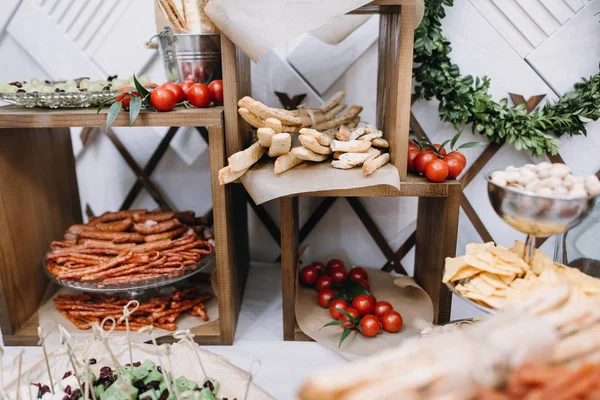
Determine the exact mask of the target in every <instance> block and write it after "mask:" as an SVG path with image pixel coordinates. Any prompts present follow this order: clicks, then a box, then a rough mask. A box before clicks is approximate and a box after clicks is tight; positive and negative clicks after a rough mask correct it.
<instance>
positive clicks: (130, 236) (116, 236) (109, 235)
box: [79, 231, 144, 243]
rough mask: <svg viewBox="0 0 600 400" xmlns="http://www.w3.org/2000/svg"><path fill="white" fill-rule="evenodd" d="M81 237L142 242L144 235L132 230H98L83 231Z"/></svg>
mask: <svg viewBox="0 0 600 400" xmlns="http://www.w3.org/2000/svg"><path fill="white" fill-rule="evenodd" d="M79 237H81V238H84V239H99V240H112V241H113V242H115V243H142V242H143V241H144V237H143V236H142V235H140V234H139V233H132V232H96V231H83V232H81V233H80V234H79Z"/></svg>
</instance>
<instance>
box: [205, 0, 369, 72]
mask: <svg viewBox="0 0 600 400" xmlns="http://www.w3.org/2000/svg"><path fill="white" fill-rule="evenodd" d="M369 2H370V0H327V1H323V0H253V1H247V0H210V2H209V3H208V5H207V6H206V8H205V9H204V11H205V12H206V14H208V16H209V17H210V19H211V20H212V21H213V22H214V23H215V25H217V26H218V27H219V29H220V30H221V31H222V32H223V33H224V34H225V35H227V37H228V38H229V39H230V40H231V41H232V42H233V43H235V44H236V46H238V47H239V48H240V49H242V50H243V51H244V53H246V54H247V55H248V56H249V57H250V58H251V59H252V60H253V61H254V62H258V60H260V59H261V58H262V57H263V56H264V55H265V54H267V53H268V52H269V51H270V50H271V49H272V48H274V47H278V46H282V45H283V44H285V42H287V41H288V40H289V39H291V38H294V37H296V36H298V35H300V34H303V33H306V32H310V31H312V30H313V29H316V28H318V27H320V26H322V25H325V24H326V23H327V22H329V21H331V20H332V19H333V18H335V17H339V16H341V15H344V14H346V13H348V12H350V11H352V10H355V9H357V8H359V7H362V6H363V5H365V4H367V3H369Z"/></svg>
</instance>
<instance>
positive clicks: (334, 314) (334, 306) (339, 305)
mask: <svg viewBox="0 0 600 400" xmlns="http://www.w3.org/2000/svg"><path fill="white" fill-rule="evenodd" d="M348 308H349V307H348V303H346V302H345V301H344V300H342V299H335V300H334V301H332V302H331V304H329V315H331V318H333V319H340V315H343V314H342V313H341V312H339V311H337V310H338V309H339V310H344V311H346V310H347V309H348Z"/></svg>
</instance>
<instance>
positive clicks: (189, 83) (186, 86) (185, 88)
mask: <svg viewBox="0 0 600 400" xmlns="http://www.w3.org/2000/svg"><path fill="white" fill-rule="evenodd" d="M195 83H196V82H194V81H181V82H179V86H181V88H182V89H183V94H185V92H187V91H188V89H189V88H190V87H192V85H194V84H195Z"/></svg>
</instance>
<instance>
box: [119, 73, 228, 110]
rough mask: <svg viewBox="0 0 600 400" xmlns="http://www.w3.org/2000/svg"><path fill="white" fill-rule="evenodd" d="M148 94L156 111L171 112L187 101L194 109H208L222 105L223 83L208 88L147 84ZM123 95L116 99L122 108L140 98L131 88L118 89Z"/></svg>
mask: <svg viewBox="0 0 600 400" xmlns="http://www.w3.org/2000/svg"><path fill="white" fill-rule="evenodd" d="M144 87H145V88H146V89H148V91H149V92H150V96H149V99H148V100H149V101H150V103H151V104H152V106H153V107H154V108H155V109H156V110H157V111H171V110H172V109H173V107H175V105H176V104H178V103H181V102H184V101H187V102H188V103H189V104H191V105H192V106H194V107H198V108H204V107H208V106H209V105H210V104H211V103H212V102H215V103H216V104H222V103H223V81H221V80H215V81H212V82H211V83H210V84H209V85H208V86H206V85H203V84H201V83H195V82H192V81H183V82H180V83H178V84H177V83H175V82H165V83H163V84H162V85H160V86H159V85H157V84H156V83H147V84H145V85H144ZM119 92H121V93H123V94H122V95H118V96H117V97H116V101H120V102H121V105H122V107H123V108H129V105H130V103H131V97H132V96H136V97H140V94H139V93H138V92H137V91H135V88H134V87H133V86H125V87H122V88H121V89H119Z"/></svg>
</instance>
